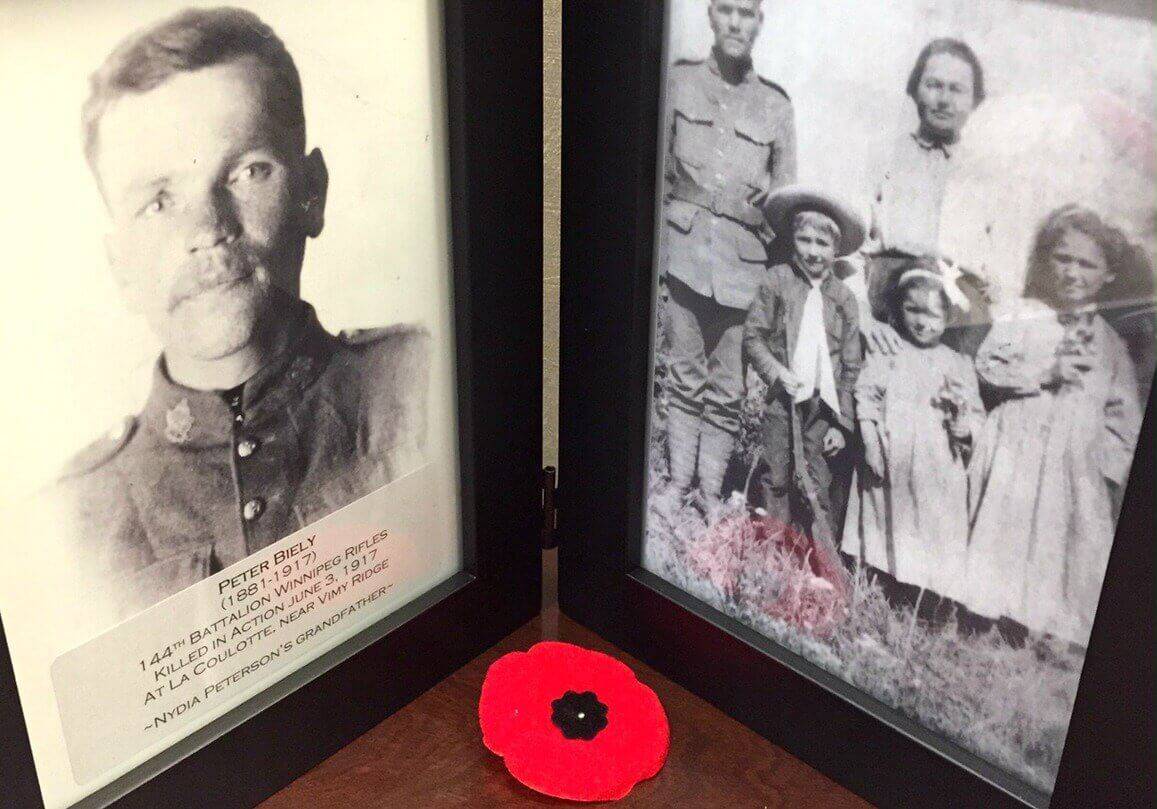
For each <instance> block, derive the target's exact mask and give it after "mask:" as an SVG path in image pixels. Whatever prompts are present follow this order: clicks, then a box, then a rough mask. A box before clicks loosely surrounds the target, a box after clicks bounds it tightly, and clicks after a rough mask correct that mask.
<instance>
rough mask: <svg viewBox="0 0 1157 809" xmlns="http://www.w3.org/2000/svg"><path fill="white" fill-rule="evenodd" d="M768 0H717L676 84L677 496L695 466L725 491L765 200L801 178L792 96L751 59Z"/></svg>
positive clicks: (671, 239) (673, 419) (667, 269)
mask: <svg viewBox="0 0 1157 809" xmlns="http://www.w3.org/2000/svg"><path fill="white" fill-rule="evenodd" d="M763 5H764V4H763V3H762V2H761V0H711V2H710V4H709V6H708V19H709V21H710V24H711V29H712V31H713V32H714V35H715V44H714V47H713V48H712V49H711V53H710V54H709V55H708V56H707V58H705V59H700V60H680V61H678V62H676V63H675V64H674V66H673V67H672V68H671V72H670V79H669V87H668V110H669V112H668V119H667V121H666V136H667V142H668V145H667V151H666V154H665V166H664V175H665V180H666V188H665V194H664V201H663V214H664V219H665V226H664V228H663V235H662V240H663V244H662V247H661V249H662V250H663V254H662V258H661V265H660V275H661V277H662V278H663V280H664V281H665V283H666V287H667V293H668V296H669V299H668V301H667V312H668V317H667V320H666V335H665V336H666V338H667V340H668V341H669V348H670V368H669V378H668V390H667V394H668V399H669V404H670V407H669V409H668V414H669V415H668V424H667V428H668V435H667V438H668V447H669V459H670V476H671V484H672V487H673V488H674V490H675V491H676V493H678V494H679V495H683V494H686V493H688V492H690V491H691V487H692V484H693V483H694V482H695V479H696V476H697V477H698V484H699V489H698V491H699V492H700V493H701V495H702V496H703V498H704V499H705V500H706V501H709V500H713V499H716V498H718V497H719V496H720V494H721V489H722V487H723V477H724V474H725V472H726V471H727V465H728V462H729V460H730V458H731V455H732V452H733V450H734V447H735V441H736V437H737V435H738V433H739V415H740V406H741V399H742V396H743V390H744V368H743V362H742V341H743V321H744V317H745V315H746V313H747V309H748V307H749V306H750V305H751V302H752V300H753V298H754V296H755V291H756V289H757V288H758V286H759V283H760V281H761V280H762V278H763V275H764V274H765V272H766V267H767V260H768V246H769V245H770V243H771V240H772V239H773V238H774V234H773V233H772V232H771V231H770V229H769V228H768V227H767V225H766V224H765V220H764V216H763V204H764V202H765V201H766V199H767V196H768V194H769V193H770V192H771V191H772V190H774V189H776V188H778V187H780V186H783V185H786V184H788V183H791V182H793V181H794V180H795V162H796V155H795V121H794V113H793V111H792V106H791V101H790V99H789V98H788V96H787V93H786V92H784V90H783V88H781V87H779V86H778V85H776V84H774V83H773V82H771V81H768V80H767V79H765V78H763V77H761V76H759V75H758V74H757V73H756V72H755V69H754V67H753V65H752V62H751V49H752V46H753V45H754V44H755V40H756V37H758V35H759V31H760V27H761V26H762V24H763Z"/></svg>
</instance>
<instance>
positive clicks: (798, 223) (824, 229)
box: [791, 211, 843, 250]
mask: <svg viewBox="0 0 1157 809" xmlns="http://www.w3.org/2000/svg"><path fill="white" fill-rule="evenodd" d="M805 226H811V227H813V228H815V229H816V230H818V231H819V232H820V233H824V234H827V236H828V237H829V238H831V240H832V244H833V245H834V246H835V248H836V249H837V250H839V247H840V240H841V239H842V238H843V233H841V232H840V226H839V225H838V224H836V220H834V219H832V218H831V217H830V216H828V215H827V214H826V213H821V212H820V211H799V212H798V213H796V214H795V216H793V217H792V218H791V232H792V234H793V235H794V234H795V232H796V231H797V230H799V229H800V228H802V227H805Z"/></svg>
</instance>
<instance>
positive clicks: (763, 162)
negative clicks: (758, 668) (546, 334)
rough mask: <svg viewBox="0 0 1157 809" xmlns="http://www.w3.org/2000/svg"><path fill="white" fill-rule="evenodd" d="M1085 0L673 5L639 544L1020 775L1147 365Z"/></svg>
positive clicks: (1090, 609)
mask: <svg viewBox="0 0 1157 809" xmlns="http://www.w3.org/2000/svg"><path fill="white" fill-rule="evenodd" d="M1096 6H1097V4H1095V3H1091V2H1090V3H1065V4H1063V5H1062V4H1056V3H1050V2H1019V1H1017V0H992V1H991V2H985V3H976V2H972V1H971V0H899V1H897V0H887V2H885V0H870V1H869V2H863V0H859V1H857V0H814V2H808V3H806V4H804V3H788V2H778V0H680V1H679V2H675V3H672V4H671V5H670V8H669V10H668V33H667V61H668V65H667V73H666V90H665V101H664V109H663V118H662V124H661V125H662V133H661V144H662V145H661V158H662V159H661V166H660V169H659V170H660V173H661V177H660V181H659V185H660V188H661V201H660V203H659V210H658V216H657V225H656V227H657V228H658V232H657V238H656V243H657V245H658V251H657V273H658V298H657V302H656V317H655V323H654V369H653V370H654V385H653V406H652V409H651V414H650V441H649V445H648V447H649V449H648V451H649V459H648V465H649V474H648V486H647V495H646V496H647V509H646V535H645V539H644V547H643V565H644V567H646V568H647V569H649V570H650V571H652V572H654V573H656V574H658V575H660V576H662V577H663V578H665V579H667V580H668V581H670V582H671V583H673V584H675V585H677V586H678V587H680V588H681V589H683V590H685V591H687V592H689V593H691V594H693V595H695V596H697V597H699V598H700V599H702V600H703V601H705V602H707V603H708V604H710V605H711V606H714V607H716V608H718V609H720V610H721V611H723V612H724V613H727V614H729V615H731V616H733V617H735V618H737V619H739V620H740V621H741V622H743V623H745V624H747V625H748V626H750V627H752V628H754V629H756V630H757V631H759V632H761V633H762V634H764V635H765V636H767V637H769V638H771V639H772V640H774V641H776V642H777V643H779V644H781V645H783V646H785V647H787V648H788V649H790V650H792V651H794V652H796V653H798V654H800V655H802V656H803V657H805V658H806V659H808V660H810V661H811V662H813V663H815V664H817V665H819V666H820V667H822V668H824V669H826V670H827V671H829V672H831V673H833V674H835V675H836V676H838V677H840V678H841V679H843V680H844V681H846V682H847V683H848V684H850V685H851V686H853V687H854V688H856V689H858V690H860V691H862V692H864V693H865V694H867V695H868V696H870V697H872V698H874V699H876V700H878V701H879V702H881V703H883V704H884V705H886V706H888V708H890V709H893V710H896V711H899V712H900V713H901V714H903V715H905V716H907V717H908V718H909V719H911V720H914V721H915V722H917V723H919V724H920V725H922V726H924V727H925V728H927V729H928V730H930V731H932V732H933V734H935V735H936V736H937V737H939V738H940V739H942V740H944V741H946V742H948V743H950V744H953V745H958V746H959V747H962V748H964V749H966V750H968V751H970V752H971V753H974V754H976V755H978V756H980V757H981V758H982V759H984V760H986V761H988V762H990V763H991V764H993V765H995V766H996V767H997V768H999V769H1001V770H1004V771H1005V772H1007V773H1008V774H1010V775H1011V776H1012V777H1013V778H1014V779H1016V780H1017V781H1019V782H1021V783H1023V784H1025V785H1027V786H1028V787H1030V788H1032V789H1033V790H1036V791H1039V792H1042V793H1049V792H1051V790H1052V787H1053V782H1054V780H1055V778H1056V773H1057V768H1058V766H1059V762H1060V757H1061V752H1062V750H1063V747H1064V742H1065V737H1066V733H1067V729H1068V724H1069V718H1070V715H1071V712H1072V706H1073V700H1074V698H1075V694H1076V689H1077V685H1078V683H1079V680H1080V675H1081V668H1082V665H1083V660H1084V653H1085V648H1086V647H1087V645H1088V642H1089V637H1090V633H1091V630H1092V626H1093V621H1094V618H1095V616H1096V611H1097V603H1098V600H1099V596H1100V591H1101V586H1102V583H1103V579H1104V575H1105V567H1106V564H1107V560H1108V555H1109V552H1110V549H1111V547H1112V543H1113V538H1114V532H1115V527H1116V521H1117V515H1118V513H1119V510H1120V508H1121V501H1122V496H1123V491H1124V488H1125V486H1126V484H1127V482H1128V479H1129V472H1130V469H1131V467H1132V465H1133V462H1134V452H1135V448H1136V443H1137V438H1138V434H1139V431H1140V427H1141V420H1142V416H1143V414H1144V408H1145V404H1146V402H1147V400H1148V398H1149V390H1150V386H1151V383H1152V379H1153V374H1154V369H1155V366H1157V352H1155V340H1154V326H1155V322H1157V306H1155V300H1154V256H1155V253H1157V229H1155V214H1157V204H1155V201H1154V198H1153V194H1152V188H1153V183H1154V180H1155V179H1157V155H1155V153H1154V144H1155V142H1157V141H1155V138H1154V135H1155V130H1154V120H1153V110H1154V103H1155V97H1154V79H1155V70H1154V68H1155V54H1157V36H1155V31H1154V26H1153V24H1152V22H1151V21H1147V20H1139V19H1136V18H1130V17H1125V16H1116V15H1111V14H1106V13H1102V12H1100V11H1098V10H1097V8H1096Z"/></svg>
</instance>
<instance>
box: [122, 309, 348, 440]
mask: <svg viewBox="0 0 1157 809" xmlns="http://www.w3.org/2000/svg"><path fill="white" fill-rule="evenodd" d="M292 316H293V318H294V324H293V326H292V328H291V330H290V336H289V340H288V343H287V345H286V348H285V350H284V351H282V352H281V353H280V354H278V355H277V356H276V357H274V358H273V359H272V360H270V361H269V362H268V363H266V364H265V366H264V367H262V368H261V370H259V371H258V372H257V373H256V374H254V375H253V376H252V377H250V378H249V380H248V381H246V382H245V384H244V386H243V387H242V399H241V404H242V409H243V412H244V423H246V424H254V423H260V422H261V421H263V420H264V419H266V418H268V417H269V416H270V415H271V414H273V413H275V412H277V411H278V410H280V409H281V408H282V407H283V406H284V405H285V404H286V403H287V402H289V401H291V400H294V399H297V398H300V396H301V393H302V392H303V391H304V390H305V389H306V388H308V387H309V386H310V385H312V384H313V382H314V381H315V380H316V379H317V377H318V376H319V375H320V374H321V372H322V371H323V370H324V368H325V366H326V363H327V362H328V360H329V358H330V356H331V355H332V354H333V352H334V348H335V345H336V342H337V338H335V337H333V336H332V335H330V334H329V333H328V332H326V331H325V329H323V328H322V326H321V324H320V323H319V322H318V320H317V314H316V313H315V312H314V310H313V307H312V306H310V305H309V304H307V303H304V302H297V306H296V309H295V311H294V314H293V315H292ZM141 418H142V421H143V422H144V424H145V426H146V427H147V428H148V429H151V430H152V431H153V432H155V433H157V434H158V435H159V436H161V438H162V439H163V440H165V441H166V442H168V443H171V444H178V445H182V446H189V447H195V446H206V445H212V444H222V443H228V442H229V441H231V440H232V436H233V430H234V423H235V422H234V416H233V412H232V411H231V410H230V408H229V405H228V403H227V402H226V401H225V400H224V399H223V398H222V396H221V392H220V391H212V390H209V391H205V390H194V389H192V388H187V387H185V386H184V385H180V384H178V383H176V382H174V381H173V380H172V379H170V378H169V374H168V371H167V370H166V367H165V359H164V357H163V356H162V357H160V358H159V359H158V360H157V364H156V366H155V368H154V370H153V386H152V390H151V392H150V393H149V398H148V400H147V401H146V403H145V408H144V411H143V412H142V414H141Z"/></svg>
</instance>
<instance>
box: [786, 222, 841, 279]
mask: <svg viewBox="0 0 1157 809" xmlns="http://www.w3.org/2000/svg"><path fill="white" fill-rule="evenodd" d="M792 242H793V244H794V248H795V260H796V264H798V265H799V267H800V269H802V270H803V271H804V272H806V273H807V274H808V275H809V276H810V277H812V278H815V279H817V280H818V279H820V278H823V277H824V276H825V275H827V273H828V270H830V269H831V268H832V265H833V264H834V263H835V261H836V240H835V239H833V238H832V237H831V236H830V235H828V233H827V232H826V231H823V230H820V229H819V228H817V227H815V226H814V225H807V224H804V225H800V226H799V227H797V228H796V229H795V233H794V234H792Z"/></svg>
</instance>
